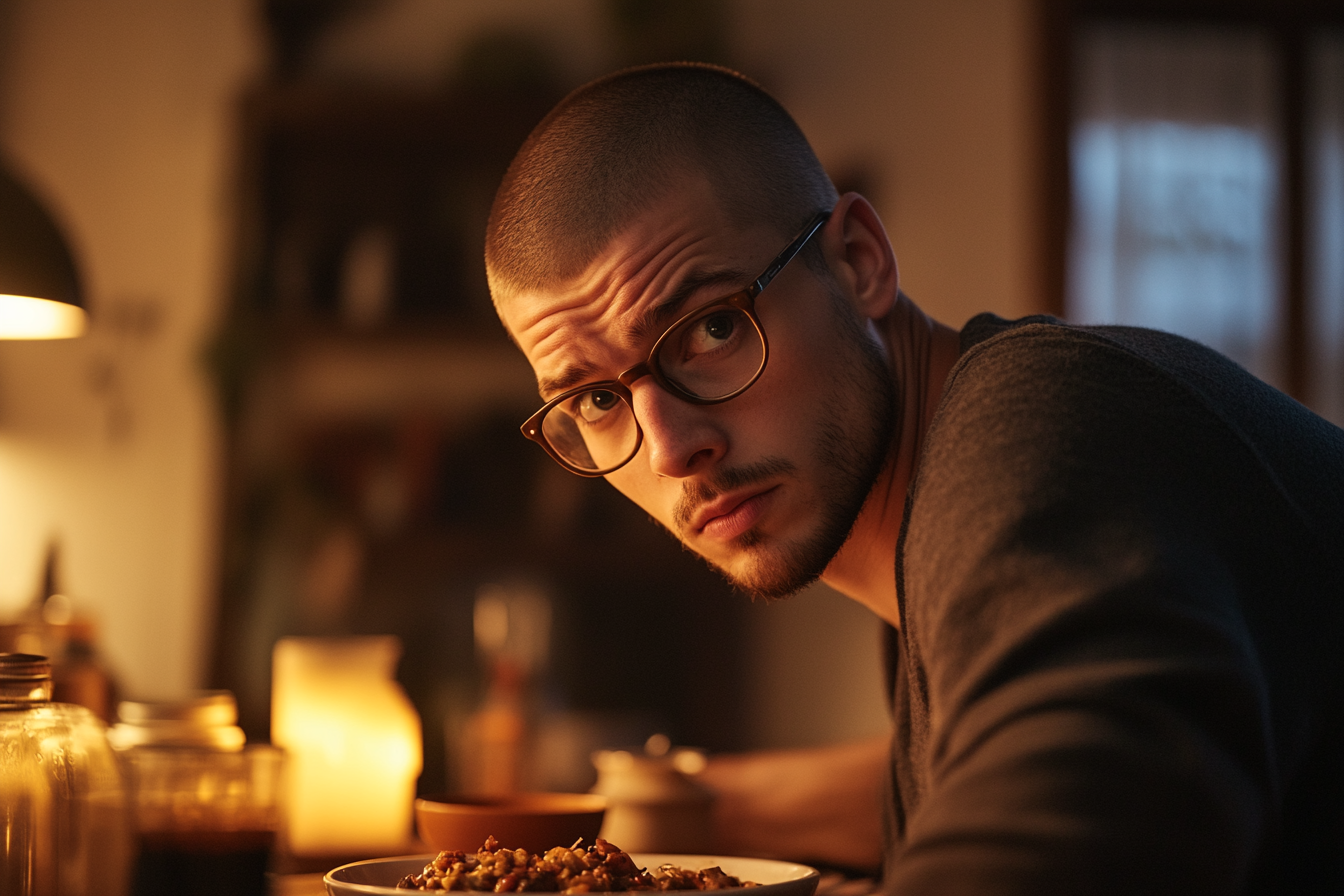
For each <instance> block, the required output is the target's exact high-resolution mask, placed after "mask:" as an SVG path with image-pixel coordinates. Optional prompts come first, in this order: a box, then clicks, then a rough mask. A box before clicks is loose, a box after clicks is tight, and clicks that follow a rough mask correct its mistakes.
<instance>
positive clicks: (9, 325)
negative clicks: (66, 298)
mask: <svg viewBox="0 0 1344 896" xmlns="http://www.w3.org/2000/svg"><path fill="white" fill-rule="evenodd" d="M87 318H88V316H87V315H86V314H85V313H84V309H83V308H79V307H77V306H75V305H67V304H66V303H65V302H53V301H52V300H51V299H35V298H33V297H32V296H8V295H0V339H70V338H73V337H75V336H80V335H82V334H83V333H84V327H85V325H86V322H87Z"/></svg>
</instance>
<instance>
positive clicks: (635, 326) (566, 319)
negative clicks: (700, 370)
mask: <svg viewBox="0 0 1344 896" xmlns="http://www.w3.org/2000/svg"><path fill="white" fill-rule="evenodd" d="M703 241H704V237H702V236H697V235H694V234H690V233H686V234H682V235H680V236H678V237H676V238H673V239H671V240H669V241H667V242H666V243H665V244H663V245H661V246H657V247H656V248H653V249H652V250H651V251H648V252H636V253H633V254H630V255H622V254H621V253H613V254H612V255H610V256H607V257H606V258H604V259H602V260H600V261H597V262H595V263H594V264H593V265H591V266H590V267H589V269H588V270H587V271H586V272H584V274H581V275H579V276H578V277H576V278H574V279H573V280H571V281H570V282H569V283H568V284H565V285H564V286H562V287H560V288H558V289H556V290H555V291H554V292H552V294H551V298H552V301H548V302H547V303H545V304H544V306H543V307H541V308H538V309H537V311H536V313H535V314H533V315H531V316H530V318H529V319H527V320H526V321H525V322H524V323H523V326H522V327H521V328H520V331H528V330H532V331H535V330H537V329H540V330H541V332H540V333H538V334H536V335H535V338H534V339H533V340H531V341H532V346H533V352H534V354H535V356H536V357H535V359H534V364H533V367H534V369H538V370H539V368H540V367H541V366H543V365H542V364H541V363H540V362H542V361H544V360H545V359H546V358H548V357H550V356H552V355H556V354H561V353H564V352H565V351H566V350H568V349H570V348H571V347H572V346H575V345H582V344H584V343H583V337H584V335H585V333H592V332H594V331H596V332H599V333H601V334H603V336H604V338H602V339H600V340H598V344H599V345H604V346H608V347H616V348H620V349H623V350H631V349H635V348H638V347H640V345H641V344H642V342H643V341H644V340H645V339H646V338H647V332H646V331H647V330H649V329H651V328H652V327H654V326H656V323H655V321H657V320H660V319H663V318H666V317H671V316H673V314H674V313H675V311H676V309H677V308H678V307H679V306H680V305H681V304H682V303H683V302H685V300H686V299H687V298H689V297H690V295H692V294H694V293H695V292H697V291H699V290H700V289H703V288H704V287H705V286H706V285H708V284H710V283H719V282H724V281H725V280H727V279H729V278H732V277H737V279H739V280H741V279H744V278H743V276H742V275H740V274H738V273H737V272H735V271H724V270H715V271H712V272H709V273H708V274H705V273H700V272H698V271H697V270H696V269H695V268H694V267H692V269H691V271H690V272H689V273H688V274H687V275H685V276H684V277H682V279H681V280H680V281H677V280H676V277H677V269H678V267H679V266H678V265H676V264H675V263H674V261H673V259H675V258H676V257H677V256H679V255H682V254H684V253H685V252H686V251H687V250H688V249H693V247H694V246H695V245H696V244H697V243H700V242H703ZM651 245H656V244H651ZM667 281H672V282H674V283H677V287H676V289H675V290H674V291H673V292H672V294H671V296H670V297H669V298H668V299H665V300H663V301H661V302H657V303H656V304H654V305H653V306H651V307H649V308H647V309H645V310H644V311H643V312H640V313H638V314H636V313H635V312H634V310H633V309H634V308H635V307H636V306H638V305H639V304H640V303H641V302H642V301H644V299H645V297H646V296H648V295H650V294H661V293H663V292H664V291H665V289H666V282H667ZM608 297H609V298H608ZM604 299H607V300H606V301H604ZM556 300H558V301H556ZM632 318H633V319H632ZM627 320H631V322H630V323H626V321H627ZM598 370H599V367H598V365H596V364H595V363H593V361H592V360H591V359H588V358H575V359H574V360H572V361H569V362H568V363H563V362H562V365H561V369H560V370H559V371H558V372H557V373H555V374H553V375H549V376H541V375H539V376H538V377H537V383H538V388H539V391H540V392H541V394H542V396H543V397H545V396H547V395H548V394H554V393H557V392H562V391H565V390H567V389H569V388H572V387H574V386H577V385H580V384H581V383H583V382H585V381H588V380H592V379H596V378H597V376H598V374H597V371H598ZM617 372H618V371H616V370H614V369H613V370H610V371H608V373H609V374H610V375H611V376H615V375H616V374H617Z"/></svg>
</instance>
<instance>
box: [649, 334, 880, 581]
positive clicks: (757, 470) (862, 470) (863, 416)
mask: <svg viewBox="0 0 1344 896" xmlns="http://www.w3.org/2000/svg"><path fill="white" fill-rule="evenodd" d="M845 311H847V312H848V313H841V314H840V315H839V317H840V320H841V323H840V327H841V336H842V338H843V341H844V343H845V345H844V348H846V349H851V350H852V351H848V352H842V354H843V356H845V357H847V358H848V359H849V363H847V364H846V365H845V367H844V369H842V370H839V371H837V372H836V374H835V376H834V382H833V383H832V384H831V388H832V393H833V394H835V395H838V396H848V397H850V398H851V399H852V400H851V401H837V402H835V403H832V404H831V405H830V406H829V407H828V408H827V409H826V412H825V414H824V416H823V417H822V420H821V422H820V423H819V425H818V427H817V433H816V437H815V439H814V440H813V443H812V446H811V454H812V457H813V460H814V464H815V467H816V470H817V471H818V473H819V474H825V478H824V479H819V481H818V489H817V491H818V494H819V495H820V497H821V501H822V502H823V503H822V504H821V507H820V508H819V510H818V521H817V525H816V527H815V528H814V530H813V531H812V532H811V533H810V534H809V535H807V536H805V537H804V538H802V539H800V540H798V541H794V542H778V541H776V540H774V539H772V538H770V537H769V536H767V535H766V534H765V533H763V532H762V531H760V529H759V528H756V527H753V528H752V529H749V530H748V531H746V532H744V533H742V534H741V535H739V536H738V537H737V538H735V539H734V540H733V546H734V547H735V548H736V549H737V552H738V558H739V561H740V560H742V559H745V560H746V561H747V562H745V563H744V562H738V563H737V564H736V567H737V568H736V569H731V570H730V569H728V568H725V567H724V566H722V565H720V564H713V561H710V562H711V563H712V564H713V565H715V566H716V567H717V568H718V569H719V571H720V572H721V573H723V575H724V576H725V577H726V578H727V579H728V581H729V582H730V583H731V584H732V585H733V586H734V587H735V588H737V589H738V590H740V591H742V592H744V593H746V594H747V595H748V596H750V597H751V598H752V599H753V600H761V601H772V600H778V599H781V598H784V597H787V596H789V595H791V594H794V593H796V592H798V591H799V590H801V589H802V588H804V587H806V586H807V585H810V584H811V583H813V582H815V581H816V580H817V579H818V578H819V577H820V576H821V574H822V572H823V571H824V570H825V569H826V566H827V565H828V564H829V563H830V562H831V559H832V558H833V557H834V556H835V555H836V553H837V552H838V551H839V550H840V548H841V547H842V546H843V545H844V543H845V542H846V541H847V540H848V539H849V535H850V533H851V532H852V531H853V529H854V523H855V521H856V520H857V519H858V516H859V512H860V511H861V510H862V509H863V505H864V502H865V501H867V499H868V495H869V494H870V493H871V492H872V489H873V486H874V484H875V483H876V482H877V479H878V476H879V475H880V474H881V472H882V468H883V467H884V466H885V465H886V464H887V463H888V461H889V459H890V456H891V451H892V436H893V433H894V431H895V420H896V397H895V396H896V390H895V387H894V386H893V385H892V382H891V371H890V370H889V368H888V366H887V363H886V359H885V358H884V357H883V356H882V351H881V349H880V348H879V347H878V346H877V345H875V344H874V343H873V341H872V339H871V338H869V336H868V334H867V332H866V331H865V330H864V324H863V323H861V322H860V321H859V320H858V319H857V318H856V317H854V316H853V312H852V311H848V309H845ZM796 470H797V467H796V465H795V464H793V463H792V462H790V461H788V460H785V459H784V458H778V457H773V458H766V459H765V460H762V461H758V462H756V463H754V464H750V465H748V466H744V467H737V468H731V469H725V470H722V471H719V472H718V473H717V474H716V475H714V476H713V477H712V479H711V481H710V482H708V483H690V482H688V483H686V484H685V486H684V487H683V490H682V496H681V499H680V500H679V501H678V502H677V506H676V508H675V510H674V512H673V518H674V520H676V521H677V522H678V526H679V528H681V529H683V530H684V525H683V521H686V520H689V519H690V517H691V514H692V513H693V512H694V509H695V508H696V507H698V506H700V505H702V504H704V503H705V502H707V501H710V500H713V499H714V498H715V497H717V496H718V495H719V494H722V493H724V492H727V491H731V490H733V489H737V488H742V487H745V486H750V485H753V484H756V483H762V482H765V481H767V480H769V479H772V478H774V477H777V476H780V475H787V474H790V473H794V472H796ZM892 574H893V575H895V571H894V570H893V572H892Z"/></svg>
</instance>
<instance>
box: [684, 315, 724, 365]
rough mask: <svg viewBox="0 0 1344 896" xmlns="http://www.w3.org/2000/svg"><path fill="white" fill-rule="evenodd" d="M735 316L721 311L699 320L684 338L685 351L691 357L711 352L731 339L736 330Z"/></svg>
mask: <svg viewBox="0 0 1344 896" xmlns="http://www.w3.org/2000/svg"><path fill="white" fill-rule="evenodd" d="M736 318H737V316H736V314H735V313H734V312H731V311H722V312H719V313H717V314H709V315H706V316H705V317H702V318H700V319H699V320H697V321H695V322H694V323H693V324H692V325H691V331H690V333H689V334H688V335H687V338H686V351H687V353H688V354H691V355H700V354H704V353H705V352H712V351H714V349H716V348H718V347H719V346H721V345H723V344H724V343H726V342H727V341H728V340H729V339H731V338H732V337H733V331H734V330H735V329H737V319H736Z"/></svg>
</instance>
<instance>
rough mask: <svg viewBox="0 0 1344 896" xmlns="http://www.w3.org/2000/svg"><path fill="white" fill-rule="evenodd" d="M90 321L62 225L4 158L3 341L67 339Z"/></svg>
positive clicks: (0, 242) (0, 174)
mask: <svg viewBox="0 0 1344 896" xmlns="http://www.w3.org/2000/svg"><path fill="white" fill-rule="evenodd" d="M85 324H86V315H85V313H84V308H83V295H82V292H81V290H80V285H79V274H78V272H77V271H76V270H75V263H74V258H73V257H72V256H71V254H70V249H69V247H68V246H67V245H66V242H65V239H64V238H63V237H62V235H61V231H60V228H59V227H57V226H56V222H55V221H53V220H52V218H51V216H50V215H48V214H47V212H46V210H45V209H43V207H42V205H41V203H39V202H38V201H37V199H36V197H34V196H33V194H32V193H31V192H30V191H29V190H28V189H27V188H26V187H25V186H24V185H23V184H21V183H19V181H18V180H17V179H16V178H15V177H14V175H13V174H11V173H10V171H9V168H8V166H6V165H5V164H4V162H3V161H2V160H0V339H67V338H70V337H72V336H79V335H80V334H82V333H83V332H84V328H85Z"/></svg>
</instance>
